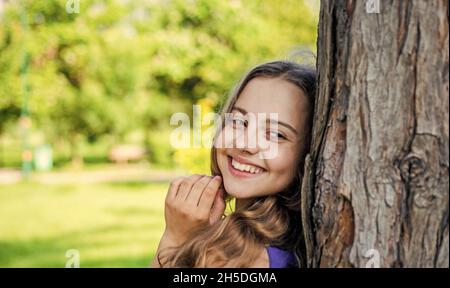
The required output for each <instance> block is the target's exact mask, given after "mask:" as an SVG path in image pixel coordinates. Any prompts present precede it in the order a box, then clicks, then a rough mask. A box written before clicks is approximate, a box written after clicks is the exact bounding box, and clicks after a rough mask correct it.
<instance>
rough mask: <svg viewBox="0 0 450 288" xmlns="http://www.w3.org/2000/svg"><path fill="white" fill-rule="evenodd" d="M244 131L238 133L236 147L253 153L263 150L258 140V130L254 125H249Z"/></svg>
mask: <svg viewBox="0 0 450 288" xmlns="http://www.w3.org/2000/svg"><path fill="white" fill-rule="evenodd" d="M242 132H243V133H240V134H238V135H237V138H236V146H235V147H236V148H238V149H240V150H242V152H246V153H248V154H251V155H255V154H258V153H259V152H260V151H261V147H260V145H259V142H260V141H259V140H258V131H257V129H256V127H253V125H249V126H248V127H247V128H246V129H245V130H244V131H242Z"/></svg>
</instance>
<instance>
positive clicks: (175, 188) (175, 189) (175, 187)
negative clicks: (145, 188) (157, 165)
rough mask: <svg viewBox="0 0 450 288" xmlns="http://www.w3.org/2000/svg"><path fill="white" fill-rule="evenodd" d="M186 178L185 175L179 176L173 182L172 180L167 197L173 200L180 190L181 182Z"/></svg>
mask: <svg viewBox="0 0 450 288" xmlns="http://www.w3.org/2000/svg"><path fill="white" fill-rule="evenodd" d="M184 178H185V177H179V178H176V179H174V180H172V182H170V186H169V190H168V192H167V197H166V198H167V199H168V200H172V199H174V198H175V196H176V194H177V192H178V189H179V187H180V184H181V183H182V182H183V180H184Z"/></svg>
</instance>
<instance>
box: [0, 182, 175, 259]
mask: <svg viewBox="0 0 450 288" xmlns="http://www.w3.org/2000/svg"><path fill="white" fill-rule="evenodd" d="M167 187H168V183H155V184H148V183H139V182H138V183H119V184H118V183H114V184H113V183H111V184H92V185H87V184H86V185H43V184H32V183H24V184H15V185H3V186H0V219H1V220H0V267H65V263H66V260H67V258H66V251H67V250H69V249H77V250H78V251H79V253H80V266H81V267H146V266H148V264H149V262H150V261H151V259H153V256H154V253H155V250H156V248H157V244H158V241H159V237H160V236H161V234H162V231H163V228H164V214H163V211H164V197H165V194H166V191H167Z"/></svg>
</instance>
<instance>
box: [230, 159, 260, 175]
mask: <svg viewBox="0 0 450 288" xmlns="http://www.w3.org/2000/svg"><path fill="white" fill-rule="evenodd" d="M231 165H232V166H233V167H234V168H235V169H237V170H239V171H245V172H250V173H252V174H259V173H261V172H262V170H261V169H260V168H258V167H255V166H252V165H247V164H242V163H239V162H237V161H236V160H234V159H232V160H231Z"/></svg>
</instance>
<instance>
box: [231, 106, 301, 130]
mask: <svg viewBox="0 0 450 288" xmlns="http://www.w3.org/2000/svg"><path fill="white" fill-rule="evenodd" d="M233 110H238V111H239V112H241V113H242V114H244V115H245V114H247V113H248V112H247V110H245V109H243V108H241V107H237V106H234V107H233V109H231V111H233ZM269 121H270V122H275V123H278V124H279V125H281V126H284V127H286V128H288V129H289V130H291V131H292V132H293V133H295V135H298V132H297V130H295V128H294V127H292V126H291V125H289V124H287V123H285V122H282V121H275V120H273V119H270V120H269Z"/></svg>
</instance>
